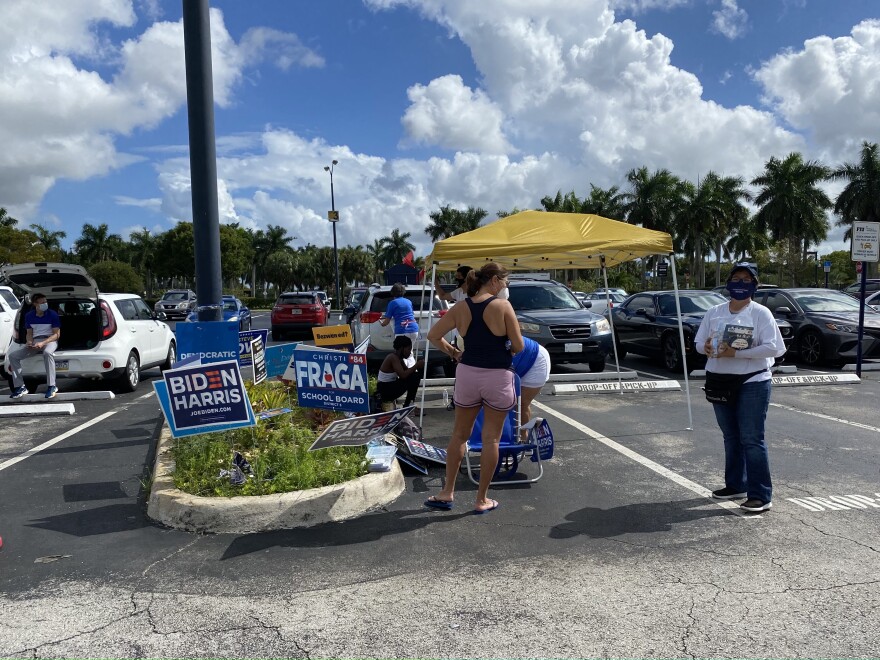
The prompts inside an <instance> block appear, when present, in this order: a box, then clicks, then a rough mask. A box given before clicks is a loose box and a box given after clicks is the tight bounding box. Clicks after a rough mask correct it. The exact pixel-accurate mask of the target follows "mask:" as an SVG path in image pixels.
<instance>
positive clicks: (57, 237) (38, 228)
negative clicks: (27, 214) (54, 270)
mask: <svg viewBox="0 0 880 660" xmlns="http://www.w3.org/2000/svg"><path fill="white" fill-rule="evenodd" d="M31 229H33V230H34V233H35V234H36V235H37V240H38V241H40V243H42V244H43V247H44V248H46V251H47V252H58V253H60V252H62V248H61V239H62V238H67V232H64V231H49V230H48V229H46V228H45V227H43V226H42V225H31Z"/></svg>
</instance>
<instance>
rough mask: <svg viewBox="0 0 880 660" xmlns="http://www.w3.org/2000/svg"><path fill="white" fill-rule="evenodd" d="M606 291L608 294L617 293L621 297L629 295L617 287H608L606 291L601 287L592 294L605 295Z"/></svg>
mask: <svg viewBox="0 0 880 660" xmlns="http://www.w3.org/2000/svg"><path fill="white" fill-rule="evenodd" d="M606 291H608V292H609V293H619V294H620V295H622V296H628V295H629V294H628V293H627V292H626V289H621V288H619V287H611V286H610V287H608V288H607V289H606V288H605V287H602V288H600V289H596V290H595V291H594V292H593V293H605V292H606Z"/></svg>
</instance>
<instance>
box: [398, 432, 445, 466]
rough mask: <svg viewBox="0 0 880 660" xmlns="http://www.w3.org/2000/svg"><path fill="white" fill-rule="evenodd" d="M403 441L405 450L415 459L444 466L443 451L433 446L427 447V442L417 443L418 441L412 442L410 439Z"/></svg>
mask: <svg viewBox="0 0 880 660" xmlns="http://www.w3.org/2000/svg"><path fill="white" fill-rule="evenodd" d="M403 440H404V442H406V448H407V449H409V453H410V454H412V455H413V456H415V457H416V458H423V459H425V460H426V461H432V462H434V463H440V465H446V450H445V449H440V448H439V447H435V446H434V445H429V444H428V443H427V442H419V441H418V440H412V439H410V438H404V439H403Z"/></svg>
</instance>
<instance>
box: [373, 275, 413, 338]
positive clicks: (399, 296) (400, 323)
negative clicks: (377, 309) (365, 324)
mask: <svg viewBox="0 0 880 660" xmlns="http://www.w3.org/2000/svg"><path fill="white" fill-rule="evenodd" d="M405 294H406V287H405V286H404V285H403V284H401V283H400V282H397V283H396V284H395V285H394V286H392V287H391V295H392V296H394V299H393V300H392V301H391V302H389V303H388V307H386V308H385V314H383V315H382V318H380V319H379V323H381V324H382V326H386V325H388V324H389V323H391V322H392V321H394V336H395V337H397V336H400V335H404V336H405V337H409V339H410V341H411V342H412V343H413V347H414V348H415V345H416V340H418V338H419V324H418V323H417V322H416V316H415V314H414V313H413V306H412V302H410V300H409V298H406V297H405Z"/></svg>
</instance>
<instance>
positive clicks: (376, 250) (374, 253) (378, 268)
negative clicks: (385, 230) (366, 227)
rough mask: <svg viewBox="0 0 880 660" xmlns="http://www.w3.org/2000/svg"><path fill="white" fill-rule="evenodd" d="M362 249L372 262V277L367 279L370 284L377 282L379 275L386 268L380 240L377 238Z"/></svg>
mask: <svg viewBox="0 0 880 660" xmlns="http://www.w3.org/2000/svg"><path fill="white" fill-rule="evenodd" d="M364 249H365V251H366V253H367V254H368V255H369V256H370V258H371V259H372V260H373V276H372V277H371V278H369V279H370V281H371V282H378V281H379V280H380V279H381V278H380V273H381V272H382V271H383V270H385V268H386V267H387V264H386V263H385V251H384V249H383V247H382V240H381V239H379V238H377V239H374V240H373V243H372V245H367V246H366V248H364Z"/></svg>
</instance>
